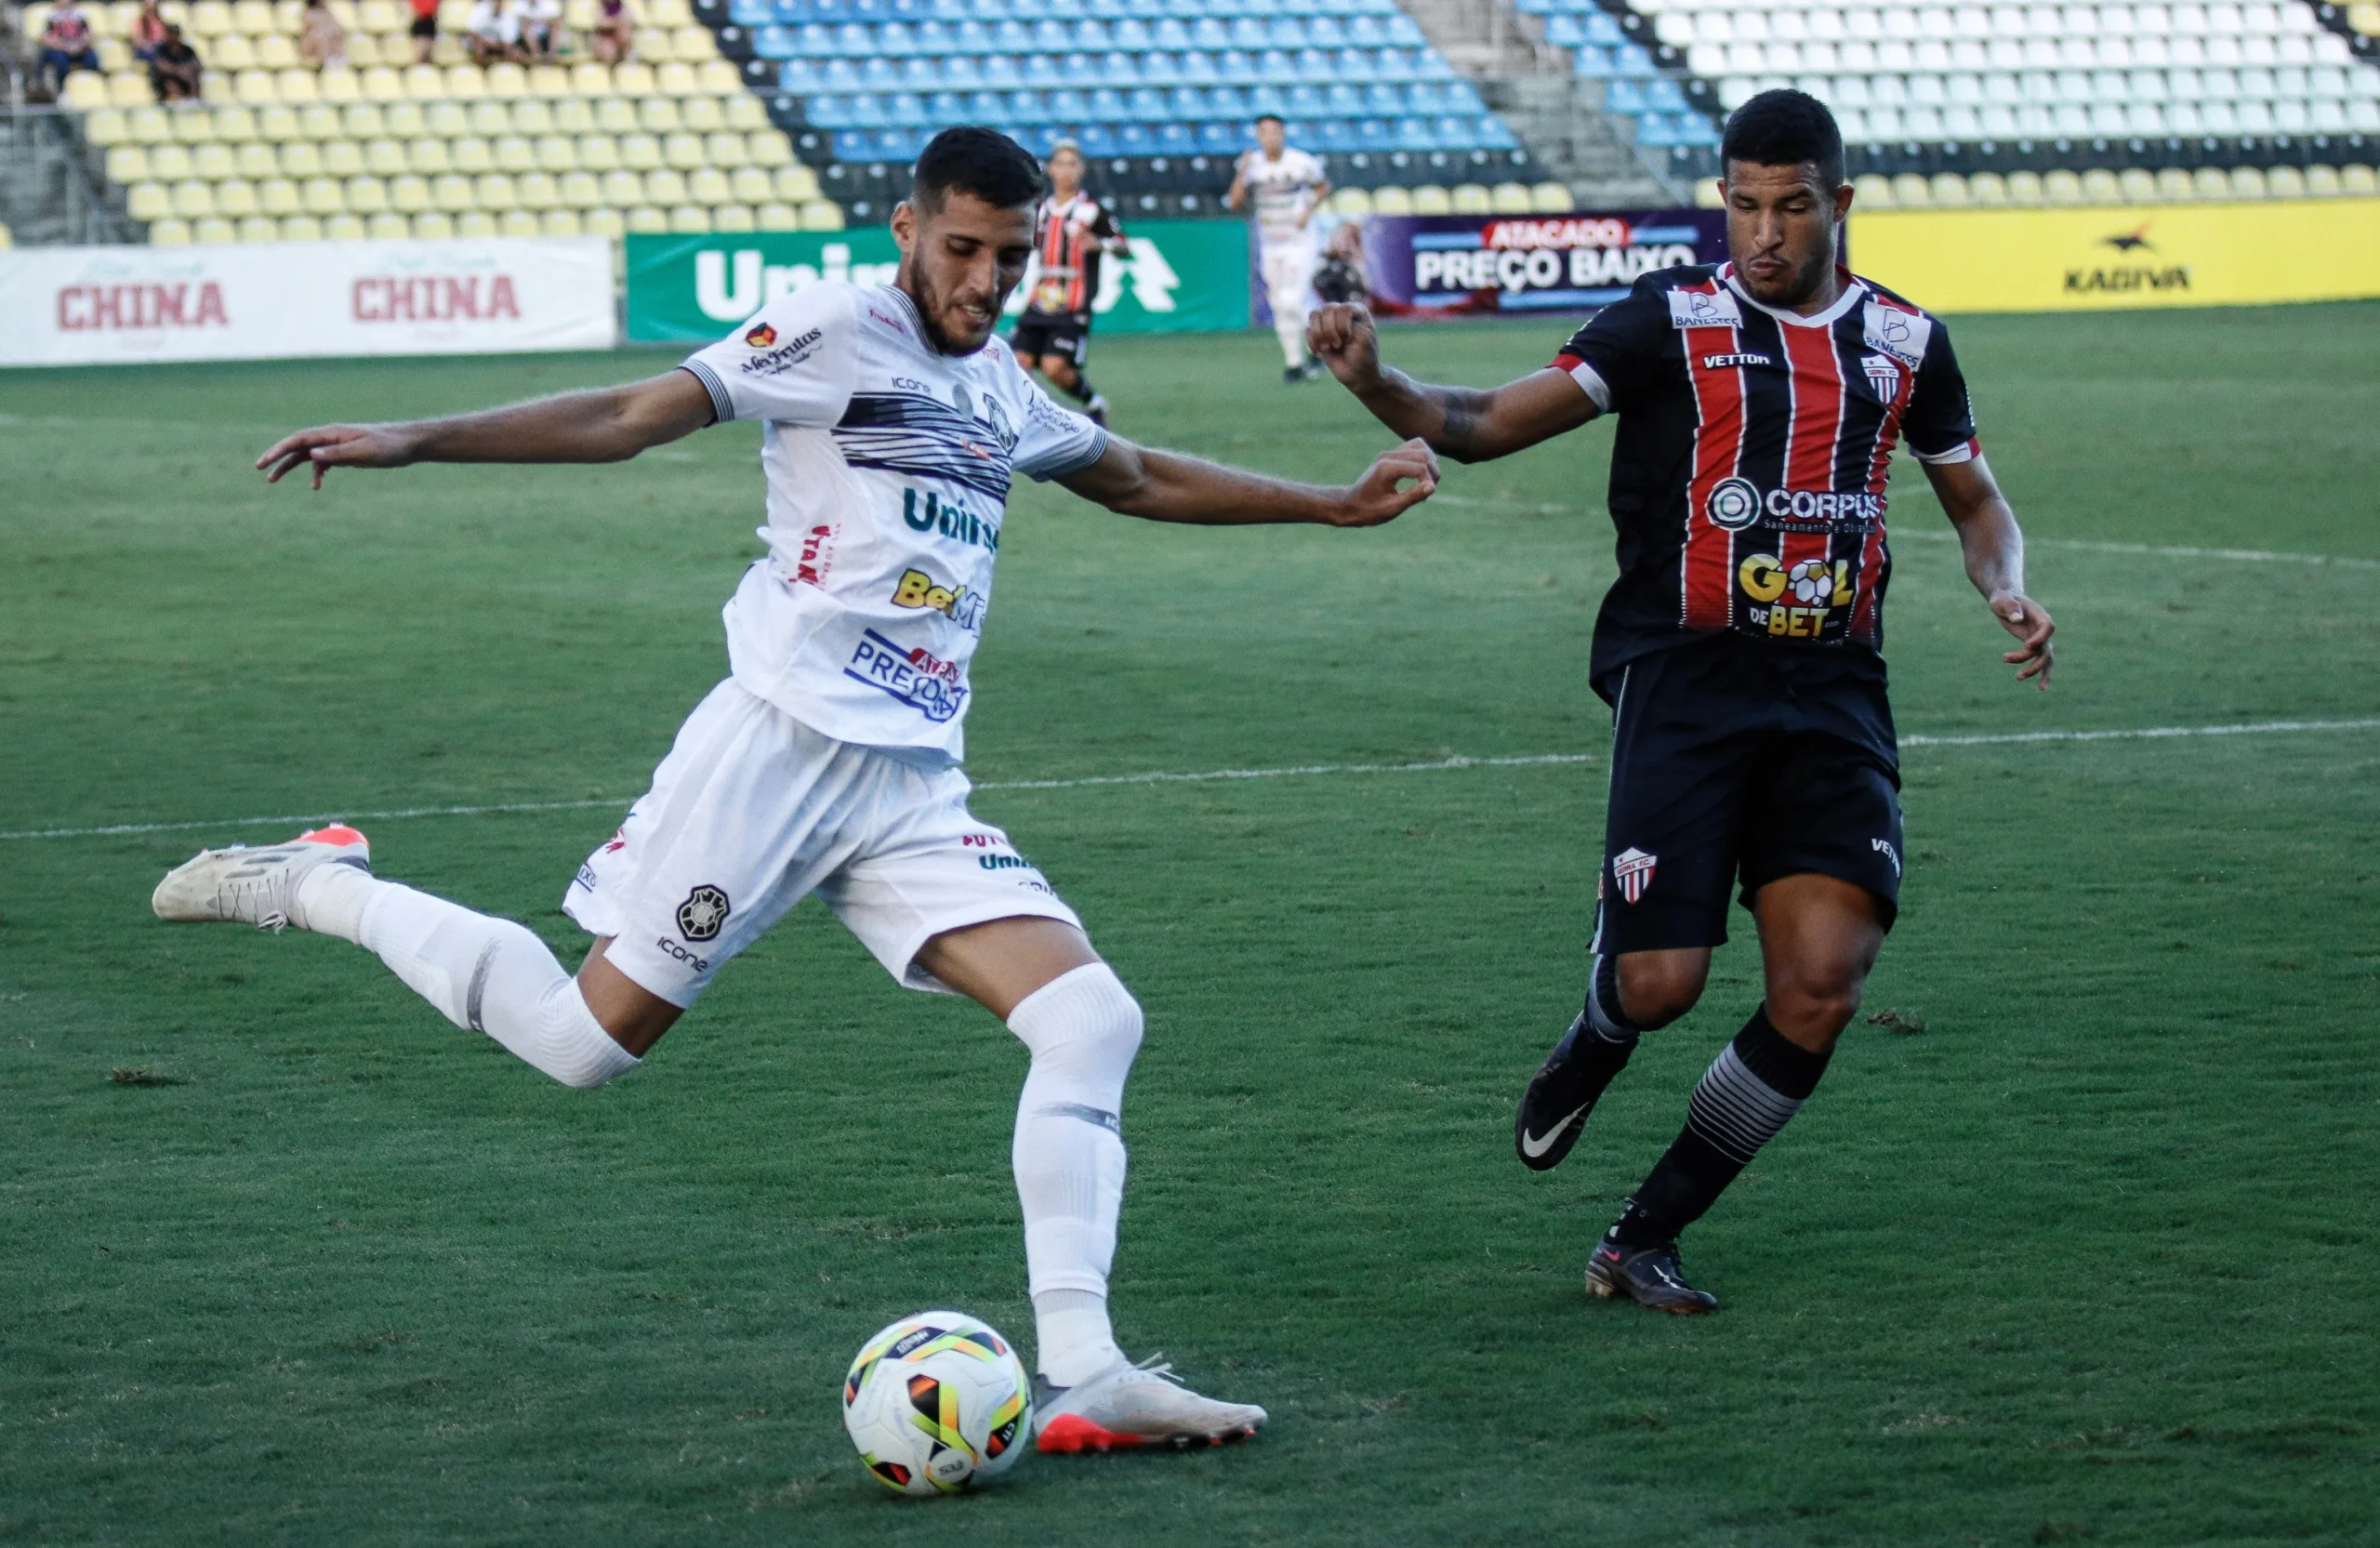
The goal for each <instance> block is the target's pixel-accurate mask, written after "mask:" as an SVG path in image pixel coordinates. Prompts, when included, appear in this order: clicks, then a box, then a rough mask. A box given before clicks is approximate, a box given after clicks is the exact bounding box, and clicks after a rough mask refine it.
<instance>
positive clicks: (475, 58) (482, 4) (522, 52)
mask: <svg viewBox="0 0 2380 1548" xmlns="http://www.w3.org/2000/svg"><path fill="white" fill-rule="evenodd" d="M469 33H470V35H469V36H468V37H466V38H465V39H464V40H463V46H465V47H467V48H469V50H470V51H471V62H472V63H473V64H498V63H501V62H503V61H505V60H510V61H511V62H512V63H514V64H525V63H527V62H528V59H529V51H528V49H526V48H524V47H522V46H521V13H520V12H519V11H517V10H515V9H513V8H512V6H511V4H510V0H479V4H478V5H475V6H473V7H471V20H470V22H469Z"/></svg>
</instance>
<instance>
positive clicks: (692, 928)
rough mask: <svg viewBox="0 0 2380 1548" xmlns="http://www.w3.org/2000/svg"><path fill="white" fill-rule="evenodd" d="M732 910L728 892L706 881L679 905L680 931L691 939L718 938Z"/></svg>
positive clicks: (687, 895)
mask: <svg viewBox="0 0 2380 1548" xmlns="http://www.w3.org/2000/svg"><path fill="white" fill-rule="evenodd" d="M732 911H733V910H732V909H731V907H730V906H729V904H728V901H727V894H726V893H723V892H721V891H720V890H719V889H718V888H716V887H714V886H712V885H711V884H710V883H709V882H707V881H706V882H704V883H703V884H702V885H701V886H699V887H696V888H695V889H694V891H693V892H691V893H687V894H686V901H685V902H683V903H681V904H680V905H678V933H679V934H681V935H683V936H684V937H686V939H688V940H690V941H709V940H716V939H717V938H718V936H719V933H720V931H721V929H722V928H724V927H725V925H726V923H727V916H728V915H729V913H731V912H732Z"/></svg>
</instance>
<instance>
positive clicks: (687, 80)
mask: <svg viewBox="0 0 2380 1548" xmlns="http://www.w3.org/2000/svg"><path fill="white" fill-rule="evenodd" d="M653 89H654V90H655V91H657V92H659V93H661V95H663V96H664V97H692V96H693V95H694V93H695V92H696V91H698V90H700V89H701V85H700V83H699V82H697V81H696V80H695V78H694V66H693V65H691V64H681V63H679V62H678V61H677V60H671V61H669V62H668V64H656V65H655V66H654V67H653Z"/></svg>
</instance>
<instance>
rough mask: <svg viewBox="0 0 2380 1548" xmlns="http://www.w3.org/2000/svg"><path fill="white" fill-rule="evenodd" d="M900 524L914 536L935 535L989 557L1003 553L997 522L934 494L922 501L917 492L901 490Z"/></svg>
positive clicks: (926, 496) (929, 493)
mask: <svg viewBox="0 0 2380 1548" xmlns="http://www.w3.org/2000/svg"><path fill="white" fill-rule="evenodd" d="M901 520H902V521H903V522H906V523H908V527H909V530H910V531H911V532H931V533H936V534H939V535H940V536H944V537H947V538H949V539H951V540H952V541H953V542H957V543H965V544H968V545H970V546H971V547H973V548H978V549H984V550H985V551H986V552H989V553H998V552H999V551H1000V527H999V523H998V522H995V521H993V520H991V519H990V518H989V517H986V516H978V515H976V514H975V513H974V512H973V511H972V510H970V509H967V508H966V507H965V506H962V505H960V504H959V503H958V502H957V501H956V500H945V499H944V498H943V497H942V496H939V495H936V494H935V493H933V492H932V490H928V491H926V493H925V495H924V496H923V497H922V498H920V497H919V494H918V491H916V490H914V489H904V490H902V491H901Z"/></svg>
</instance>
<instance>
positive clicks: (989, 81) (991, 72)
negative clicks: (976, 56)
mask: <svg viewBox="0 0 2380 1548" xmlns="http://www.w3.org/2000/svg"><path fill="white" fill-rule="evenodd" d="M982 70H983V76H984V84H985V86H1014V85H1016V84H1017V83H1018V82H1019V81H1022V80H1023V79H1025V73H1024V72H1023V71H1021V70H1019V69H1018V68H1017V67H1016V57H1015V56H1014V55H1012V54H985V56H984V57H983V60H982Z"/></svg>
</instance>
